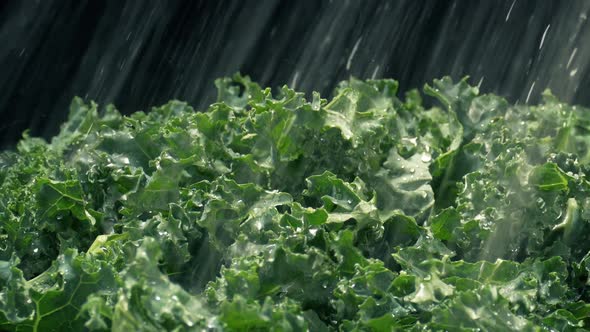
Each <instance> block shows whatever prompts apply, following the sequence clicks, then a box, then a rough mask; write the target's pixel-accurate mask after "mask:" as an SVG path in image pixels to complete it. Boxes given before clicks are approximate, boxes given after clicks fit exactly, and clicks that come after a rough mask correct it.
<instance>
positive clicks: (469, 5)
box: [0, 0, 590, 148]
mask: <svg viewBox="0 0 590 332" xmlns="http://www.w3.org/2000/svg"><path fill="white" fill-rule="evenodd" d="M588 7H590V2H589V1H583V0H581V1H561V0H559V1H525V0H517V1H514V0H508V1H473V0H464V1H441V0H425V1H420V0H405V1H404V0H400V1H361V0H359V1H337V0H334V1H314V0H310V1H301V0H300V1H273V0H262V1H186V2H181V1H129V2H124V1H19V0H12V1H4V2H0V45H1V48H0V89H1V92H0V120H1V122H0V146H1V147H3V148H7V147H8V148H9V147H11V146H13V144H14V143H15V142H16V141H17V140H18V138H19V137H20V136H21V133H22V131H23V130H25V129H27V128H30V129H31V133H32V134H33V135H36V136H38V135H40V136H44V137H46V138H49V137H51V136H52V135H54V134H55V133H56V132H57V130H58V128H59V124H60V123H61V122H63V121H64V120H65V118H66V117H67V109H68V104H69V102H70V100H71V98H72V97H73V96H75V95H79V96H82V97H85V98H87V99H93V100H96V101H97V102H99V104H105V103H115V104H116V105H117V107H118V109H119V110H120V111H122V112H123V113H130V112H133V111H136V110H147V109H149V108H150V107H151V106H155V105H160V104H163V103H165V102H166V101H168V100H169V99H172V98H176V99H181V100H186V101H188V102H189V103H190V104H192V105H193V106H194V107H196V108H197V109H200V110H202V109H204V108H205V107H206V106H207V105H208V104H209V103H211V102H212V101H214V98H215V88H214V85H213V81H214V79H215V78H217V77H220V76H226V75H231V74H233V73H235V72H237V71H240V72H241V73H243V74H247V75H249V76H251V77H252V79H254V80H255V81H258V82H259V83H260V84H261V85H263V86H272V87H277V86H281V85H283V84H289V85H291V86H295V88H296V89H298V90H302V91H306V92H308V93H309V92H310V91H313V90H316V91H320V93H321V94H322V95H323V96H324V97H329V95H330V93H331V91H332V89H333V88H334V86H335V84H336V83H337V82H338V81H340V80H342V79H346V78H348V77H349V76H351V75H353V76H356V77H360V78H370V77H376V78H382V77H391V78H395V79H397V80H399V81H400V87H401V90H402V91H403V90H407V89H409V88H414V87H422V85H423V84H424V83H426V82H429V81H431V80H432V79H433V78H438V77H441V76H443V75H451V76H452V77H454V78H461V77H463V76H465V75H470V77H471V78H470V82H471V83H473V84H478V83H480V84H481V90H482V91H483V92H494V93H498V94H500V95H503V96H505V97H507V98H508V99H509V100H510V101H512V102H520V103H522V102H525V101H526V100H527V99H529V101H530V102H537V101H538V100H539V96H540V93H541V92H542V90H543V89H544V88H545V87H549V88H551V89H552V90H553V91H554V93H555V94H556V95H557V96H558V97H560V98H561V99H563V100H565V101H568V102H573V103H576V104H582V105H586V106H588V105H590V93H589V92H590V90H589V89H588V82H589V80H590V72H589V70H588V63H589V60H590V59H589V58H590V57H589V55H590V50H589V47H590V43H589V42H590V33H589V31H588V29H589V27H588V24H587V23H586V21H587V19H586V14H587V13H588ZM508 13H510V15H508ZM541 41H542V42H541ZM587 44H589V46H586V45H587ZM355 45H356V49H355ZM574 50H575V53H573V52H574ZM353 53H354V54H353ZM351 54H353V55H354V56H351ZM572 54H573V56H572ZM570 58H571V59H570ZM568 63H569V66H568ZM527 97H530V98H527Z"/></svg>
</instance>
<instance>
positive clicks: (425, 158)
mask: <svg viewBox="0 0 590 332" xmlns="http://www.w3.org/2000/svg"><path fill="white" fill-rule="evenodd" d="M431 159H432V157H430V155H429V154H428V153H424V154H423V155H422V158H420V160H422V161H423V162H425V163H428V162H430V160H431Z"/></svg>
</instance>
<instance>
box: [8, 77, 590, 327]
mask: <svg viewBox="0 0 590 332" xmlns="http://www.w3.org/2000/svg"><path fill="white" fill-rule="evenodd" d="M216 85H217V87H218V90H219V94H218V101H217V102H216V103H214V104H212V105H211V106H210V107H209V109H208V110H206V111H205V112H195V111H194V110H193V109H192V108H191V107H190V106H188V105H187V104H186V103H183V102H179V101H171V102H169V103H168V104H166V105H164V106H162V107H157V108H154V109H153V110H151V111H150V112H148V113H144V112H136V113H134V114H132V115H131V116H128V117H127V116H122V115H121V114H120V113H119V112H118V111H117V110H116V109H115V108H114V107H113V106H112V105H109V106H106V107H105V108H103V109H100V110H99V109H98V106H97V105H96V104H95V103H93V102H90V103H85V102H84V101H83V100H81V99H79V98H76V99H74V100H73V102H72V104H71V111H70V117H69V120H68V121H67V122H66V123H65V124H64V125H63V126H62V129H61V132H60V134H59V135H58V136H56V137H55V138H53V140H52V141H51V143H47V142H46V141H44V140H42V139H39V138H33V137H29V136H28V135H27V134H25V136H24V138H23V139H22V140H21V141H20V143H19V144H18V146H17V147H16V149H15V151H5V152H2V153H1V154H0V330H6V331H80V330H90V331H106V330H112V331H125V332H128V331H164V330H170V331H202V330H209V331H218V330H220V331H221V330H228V331H234V330H235V331H266V330H269V331H305V330H310V331H335V330H341V331H395V330H405V331H431V330H434V331H437V330H440V331H443V330H446V331H539V330H542V331H584V330H585V329H584V328H585V327H588V326H590V293H589V291H588V289H587V286H588V285H589V284H590V281H589V271H590V254H589V252H590V181H589V179H590V168H589V165H590V164H589V163H590V110H588V109H584V108H581V107H576V106H570V105H567V104H563V103H560V102H559V101H558V100H556V98H555V97H553V96H552V95H551V94H550V93H548V92H547V93H545V95H544V101H543V103H542V104H540V105H538V106H526V105H510V104H509V103H507V102H506V101H505V100H504V99H502V98H500V97H498V96H495V95H490V94H485V95H479V92H478V89H477V88H475V87H472V86H470V85H468V84H467V83H466V81H465V80H463V81H460V82H458V83H453V82H452V81H451V80H450V79H449V78H444V79H442V80H436V81H434V84H433V85H432V86H428V85H427V86H425V88H424V92H425V95H426V98H429V100H431V101H432V102H433V103H434V104H436V105H439V106H434V107H432V108H425V107H424V106H422V105H423V103H422V97H421V95H420V93H418V92H417V91H411V92H409V93H407V94H406V96H405V98H403V100H402V99H398V97H396V93H397V83H396V82H395V81H393V80H371V81H360V80H356V79H351V80H349V81H345V82H342V83H341V84H340V86H339V87H338V88H337V89H336V91H335V97H334V98H333V99H332V100H331V101H327V100H325V99H321V98H320V96H319V95H318V94H317V93H316V94H313V96H311V99H310V100H308V99H306V98H305V95H304V94H302V93H298V92H295V91H293V90H291V89H289V88H287V87H284V88H282V89H281V90H280V91H275V93H272V91H271V89H269V88H266V89H261V88H260V87H259V86H258V85H257V84H256V83H253V82H251V81H250V80H249V79H248V78H247V77H242V76H239V75H237V76H235V77H233V78H231V79H230V78H225V79H220V80H218V81H217V82H216Z"/></svg>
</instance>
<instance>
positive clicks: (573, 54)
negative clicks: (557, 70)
mask: <svg viewBox="0 0 590 332" xmlns="http://www.w3.org/2000/svg"><path fill="white" fill-rule="evenodd" d="M577 51H578V48H577V47H576V48H574V51H573V52H572V55H570V58H569V60H567V65H566V66H565V68H566V69H569V67H570V65H571V64H572V60H573V59H574V57H575V56H576V52H577Z"/></svg>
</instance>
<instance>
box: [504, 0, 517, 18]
mask: <svg viewBox="0 0 590 332" xmlns="http://www.w3.org/2000/svg"><path fill="white" fill-rule="evenodd" d="M515 3H516V0H514V1H512V5H510V9H508V14H506V20H505V21H506V22H508V19H509V18H510V13H512V8H514V4H515Z"/></svg>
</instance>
